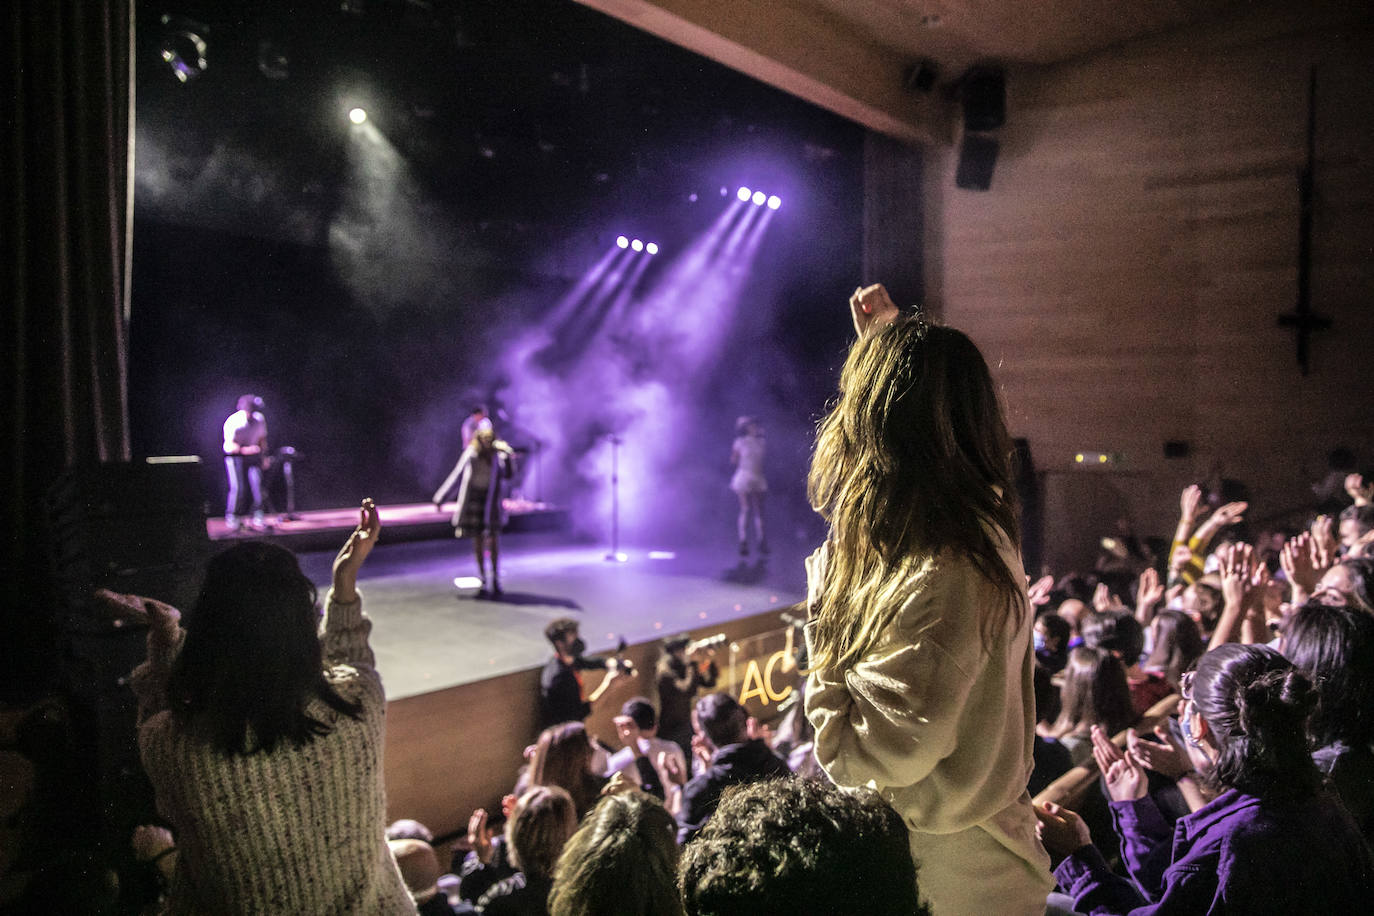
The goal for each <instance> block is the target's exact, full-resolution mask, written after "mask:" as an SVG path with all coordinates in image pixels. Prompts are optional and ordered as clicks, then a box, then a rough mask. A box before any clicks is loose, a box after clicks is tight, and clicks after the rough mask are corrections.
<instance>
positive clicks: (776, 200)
mask: <svg viewBox="0 0 1374 916" xmlns="http://www.w3.org/2000/svg"><path fill="white" fill-rule="evenodd" d="M781 206H782V198H781V197H779V196H778V195H776V194H774V195H773V196H772V197H770V198H768V209H769V210H776V209H778V207H781Z"/></svg>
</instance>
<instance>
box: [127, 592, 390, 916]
mask: <svg viewBox="0 0 1374 916" xmlns="http://www.w3.org/2000/svg"><path fill="white" fill-rule="evenodd" d="M371 628H372V623H371V621H370V620H368V619H367V618H366V617H365V616H364V615H363V612H362V600H361V598H359V599H358V600H355V601H352V602H350V603H347V604H344V603H340V602H337V601H335V600H334V598H333V593H332V592H331V594H330V596H329V598H328V600H327V601H326V606H325V627H324V655H325V662H326V664H328V665H331V666H332V667H331V668H330V669H329V671H328V676H329V680H330V683H331V684H332V685H333V686H334V688H335V690H336V691H337V692H338V693H339V695H340V696H342V697H344V698H345V699H348V700H351V701H354V702H359V703H361V704H362V713H361V716H360V718H359V719H357V720H354V719H350V718H348V717H347V716H343V715H339V714H338V713H335V712H334V711H333V710H331V709H330V708H329V707H328V706H326V705H325V704H323V703H321V702H320V701H318V700H312V701H311V706H310V713H311V715H312V716H314V717H315V718H317V719H319V720H320V721H323V722H329V723H331V724H332V726H333V729H332V731H330V732H329V734H327V735H322V736H318V737H316V738H314V739H313V740H312V741H310V743H308V744H306V745H304V746H296V745H294V744H292V743H291V742H289V741H287V742H283V743H281V744H279V745H278V746H277V747H276V748H275V749H274V750H272V751H270V752H268V753H261V752H259V753H254V754H246V755H232V756H230V755H226V754H224V753H223V752H222V751H220V750H217V749H216V748H214V747H212V746H211V745H209V744H208V743H207V742H206V741H205V740H204V739H203V738H201V737H197V736H192V735H190V734H188V733H187V731H186V730H184V729H183V728H182V727H181V726H180V725H179V724H178V723H177V722H176V720H175V719H174V718H173V716H172V714H171V712H170V711H168V709H167V694H166V686H167V675H168V673H169V672H170V670H171V664H172V661H173V659H175V658H176V653H177V652H178V651H179V650H180V648H181V643H182V638H183V636H184V634H183V633H181V632H179V633H178V636H177V638H176V639H175V640H174V641H173V642H172V643H171V644H170V645H169V644H166V643H164V642H162V641H161V640H159V639H158V638H157V634H156V632H154V633H153V634H150V636H149V639H148V660H147V661H146V662H145V663H144V664H143V665H141V666H139V668H138V669H137V670H136V671H135V672H134V675H133V677H132V683H133V687H134V691H135V693H136V694H137V695H138V698H139V707H140V714H141V717H142V719H143V724H142V726H141V727H140V729H139V735H138V744H139V751H140V754H141V756H142V758H143V766H144V769H145V770H147V773H148V777H149V778H150V779H151V780H152V783H153V788H154V789H155V790H156V792H157V804H158V809H159V810H160V811H161V812H162V814H163V815H164V816H165V817H167V818H168V819H169V820H170V821H171V822H172V824H173V825H174V826H175V828H176V836H177V846H178V849H179V853H178V856H177V866H176V873H175V875H174V876H173V879H172V888H171V893H170V905H169V909H170V911H171V912H173V913H245V914H247V913H252V914H260V913H292V914H326V913H330V914H333V913H359V914H363V913H366V914H388V913H414V912H415V904H414V903H413V902H412V901H411V898H410V895H409V894H408V893H407V892H406V888H405V884H404V883H403V882H402V880H401V876H400V872H399V871H398V870H397V868H396V861H395V859H394V858H393V857H392V855H391V851H390V849H389V848H388V847H387V844H386V839H385V836H384V831H385V829H386V797H385V791H384V789H383V785H382V744H383V716H384V713H385V704H386V698H385V695H384V694H383V692H382V681H381V678H380V677H378V675H377V672H376V670H375V669H374V667H373V657H372V650H371V648H370V647H369V646H368V641H367V637H368V632H369V631H370V630H371Z"/></svg>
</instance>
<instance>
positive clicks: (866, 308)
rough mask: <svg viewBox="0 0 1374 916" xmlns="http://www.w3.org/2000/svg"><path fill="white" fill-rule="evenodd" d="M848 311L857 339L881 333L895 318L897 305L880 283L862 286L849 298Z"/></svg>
mask: <svg viewBox="0 0 1374 916" xmlns="http://www.w3.org/2000/svg"><path fill="white" fill-rule="evenodd" d="M849 311H850V314H851V315H852V316H853V318H854V330H855V331H857V332H858V333H859V337H861V338H862V337H866V336H868V334H870V333H872V332H873V331H881V330H882V329H883V328H884V327H886V326H887V325H889V324H891V323H892V319H894V318H896V317H897V313H898V310H897V305H896V303H894V302H893V301H892V297H891V296H889V295H888V294H887V290H886V289H885V288H884V287H883V285H882V284H881V283H874V284H873V285H872V286H863V287H860V288H859V289H856V290H854V295H852V296H850V297H849Z"/></svg>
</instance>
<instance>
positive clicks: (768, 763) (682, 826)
mask: <svg viewBox="0 0 1374 916" xmlns="http://www.w3.org/2000/svg"><path fill="white" fill-rule="evenodd" d="M791 772H792V771H791V770H789V769H788V768H787V762H786V761H785V760H783V759H782V758H781V757H779V756H778V755H777V754H775V753H773V752H772V751H771V750H769V749H768V745H766V744H764V743H763V742H762V741H759V740H753V741H745V742H744V743H742V744H727V745H726V746H725V747H723V748H721V749H720V750H718V751H716V752H715V753H714V754H713V755H711V765H710V766H709V767H707V768H706V770H705V772H703V773H701V774H699V775H697V776H693V777H692V779H691V781H690V782H688V783H687V785H686V786H684V787H683V789H682V811H681V813H680V814H679V815H678V824H679V829H678V835H677V839H678V842H679V843H686V842H687V841H688V840H690V839H691V838H692V837H694V836H696V833H697V831H698V830H700V829H701V828H702V827H704V826H705V825H706V822H707V821H708V820H710V819H711V815H712V814H714V813H715V811H716V806H717V805H719V804H720V793H721V792H723V791H725V789H726V787H728V786H733V785H739V784H742V783H749V782H757V781H758V780H760V779H771V778H773V777H777V776H790V775H791Z"/></svg>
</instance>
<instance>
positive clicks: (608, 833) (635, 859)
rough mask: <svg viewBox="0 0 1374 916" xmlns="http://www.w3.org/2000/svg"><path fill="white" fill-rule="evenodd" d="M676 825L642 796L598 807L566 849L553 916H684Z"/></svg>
mask: <svg viewBox="0 0 1374 916" xmlns="http://www.w3.org/2000/svg"><path fill="white" fill-rule="evenodd" d="M677 858H678V849H677V821H675V820H674V819H673V816H672V815H671V814H669V813H668V812H667V811H665V810H664V808H663V805H662V804H661V803H660V802H659V801H658V799H656V798H654V797H652V796H650V795H645V794H644V793H643V792H635V791H630V792H624V793H620V794H617V795H610V796H607V797H606V798H603V799H601V801H599V802H597V804H596V807H595V808H593V809H592V810H591V811H590V812H589V813H588V814H587V816H586V818H584V819H583V821H582V825H581V826H580V827H578V828H577V832H576V833H574V834H573V835H572V839H570V840H568V843H567V845H566V846H564V847H563V854H562V855H561V856H559V858H558V864H557V865H555V866H554V871H553V891H552V892H551V893H550V895H549V912H550V913H551V914H552V916H680V914H681V913H682V900H681V898H680V897H679V896H678V890H677Z"/></svg>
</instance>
